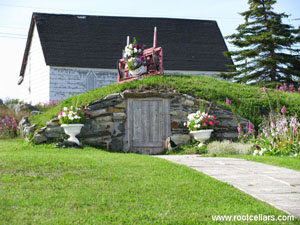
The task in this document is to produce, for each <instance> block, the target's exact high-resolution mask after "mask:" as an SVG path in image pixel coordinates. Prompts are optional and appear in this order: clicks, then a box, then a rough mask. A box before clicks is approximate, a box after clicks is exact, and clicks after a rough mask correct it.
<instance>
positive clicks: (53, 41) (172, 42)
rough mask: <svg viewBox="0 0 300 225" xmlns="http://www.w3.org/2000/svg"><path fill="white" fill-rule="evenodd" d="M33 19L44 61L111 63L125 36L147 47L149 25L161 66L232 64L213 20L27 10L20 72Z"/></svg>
mask: <svg viewBox="0 0 300 225" xmlns="http://www.w3.org/2000/svg"><path fill="white" fill-rule="evenodd" d="M35 24H36V26H37V31H38V34H39V38H40V41H41V45H42V49H43V53H44V57H45V62H46V64H47V65H50V66H63V67H86V68H116V62H117V60H118V59H119V58H120V57H121V54H122V50H123V48H124V46H125V45H126V37H127V36H128V35H129V36H130V38H131V40H132V37H134V36H135V37H136V38H137V40H138V42H141V43H143V44H145V45H146V48H149V47H152V45H153V28H154V26H156V27H157V46H162V47H163V50H164V69H166V70H186V71H227V67H226V66H225V65H226V64H232V61H231V60H229V59H227V58H226V57H224V56H223V52H224V51H227V47H226V44H225V42H224V39H223V37H222V34H221V32H220V30H219V27H218V25H217V23H216V21H208V20H191V19H170V18H143V17H113V16H88V15H87V16H78V15H64V14H46V13H33V15H32V20H31V25H30V30H29V34H28V39H27V44H26V49H25V53H24V57H23V63H22V68H21V72H20V76H24V72H25V67H26V61H27V55H28V51H29V48H30V43H31V37H32V31H33V28H34V25H35Z"/></svg>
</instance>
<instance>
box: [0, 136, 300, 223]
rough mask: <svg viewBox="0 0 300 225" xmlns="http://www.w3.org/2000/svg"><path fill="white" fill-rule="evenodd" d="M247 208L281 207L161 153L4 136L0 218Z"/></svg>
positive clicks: (135, 217)
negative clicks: (60, 146) (75, 146)
mask: <svg viewBox="0 0 300 225" xmlns="http://www.w3.org/2000/svg"><path fill="white" fill-rule="evenodd" d="M246 214H249V215H259V214H263V215H275V216H278V215H283V214H284V213H283V212H281V211H279V210H277V209H275V208H273V207H271V206H270V205H268V204H266V203H264V202H261V201H258V200H256V199H254V198H253V197H251V196H248V195H247V194H245V193H243V192H241V191H239V190H237V189H235V188H233V186H231V185H228V184H225V183H222V182H219V181H216V180H214V179H212V178H210V177H208V176H206V175H204V174H202V173H199V172H197V171H195V170H192V169H190V168H187V167H185V166H182V165H176V164H173V163H170V162H168V161H165V160H162V159H158V158H154V157H150V156H145V155H136V154H120V153H108V152H105V151H101V150H96V149H94V148H91V147H86V148H84V149H82V150H78V149H76V150H75V149H55V148H54V145H39V146H31V145H29V144H27V143H24V142H22V141H21V140H1V141H0V221H1V224H219V223H218V222H215V223H214V222H213V221H212V218H211V216H212V215H246ZM237 224H238V223H237ZM253 224H255V223H253ZM257 224H261V223H260V222H257ZM270 224H274V223H272V222H270ZM288 224H300V221H299V220H295V221H294V222H293V223H292V222H289V223H288Z"/></svg>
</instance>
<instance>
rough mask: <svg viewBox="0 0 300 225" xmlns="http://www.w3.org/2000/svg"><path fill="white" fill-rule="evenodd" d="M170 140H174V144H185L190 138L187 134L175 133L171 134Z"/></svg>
mask: <svg viewBox="0 0 300 225" xmlns="http://www.w3.org/2000/svg"><path fill="white" fill-rule="evenodd" d="M171 139H172V141H174V142H175V144H176V145H181V144H186V143H187V142H189V140H190V139H191V137H190V135H188V134H175V135H172V136H171Z"/></svg>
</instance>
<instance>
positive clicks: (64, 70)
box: [50, 66, 117, 100]
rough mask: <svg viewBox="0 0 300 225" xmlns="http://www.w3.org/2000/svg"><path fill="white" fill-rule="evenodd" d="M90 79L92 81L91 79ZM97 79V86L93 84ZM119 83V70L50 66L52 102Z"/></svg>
mask: <svg viewBox="0 0 300 225" xmlns="http://www.w3.org/2000/svg"><path fill="white" fill-rule="evenodd" d="M89 78H90V79H89ZM91 78H95V79H94V80H95V84H94V85H93V84H92V83H91V82H92V80H91ZM116 82H117V70H116V69H115V70H114V69H93V68H75V67H54V66H50V100H62V99H65V98H68V97H70V96H72V95H77V94H80V93H83V92H86V91H88V90H89V89H91V87H95V88H97V87H103V86H107V85H109V84H111V83H116Z"/></svg>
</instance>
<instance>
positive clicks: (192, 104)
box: [183, 99, 195, 107]
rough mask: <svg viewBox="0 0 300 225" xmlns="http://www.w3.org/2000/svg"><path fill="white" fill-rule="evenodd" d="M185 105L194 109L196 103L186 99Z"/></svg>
mask: <svg viewBox="0 0 300 225" xmlns="http://www.w3.org/2000/svg"><path fill="white" fill-rule="evenodd" d="M183 104H185V105H188V106H190V107H192V106H194V104H195V102H194V101H192V100H189V99H186V100H185V101H184V103H183Z"/></svg>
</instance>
